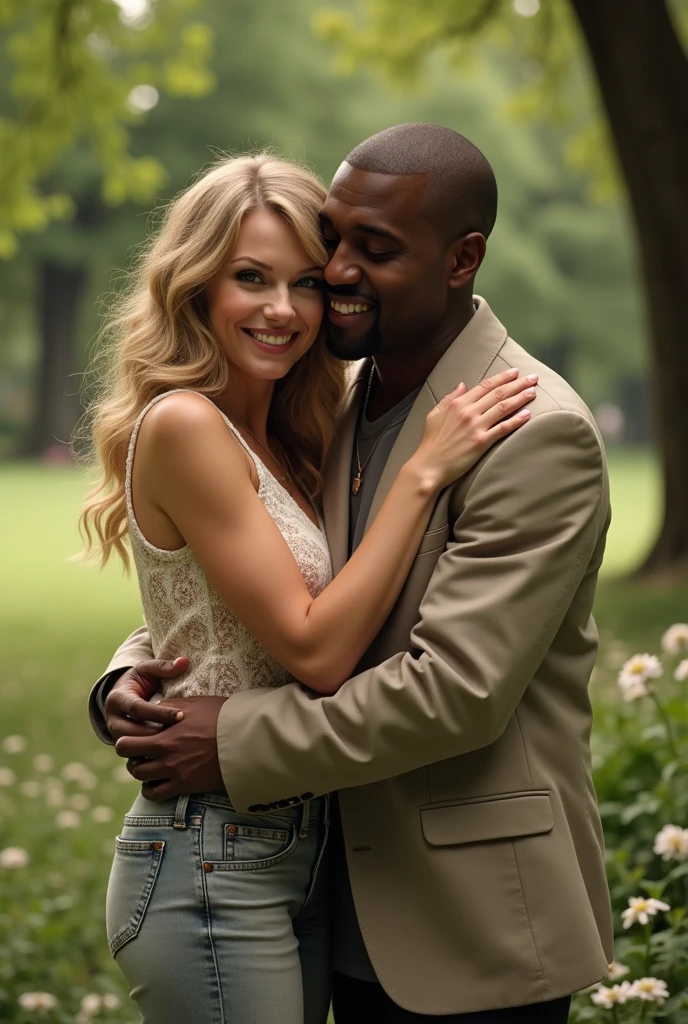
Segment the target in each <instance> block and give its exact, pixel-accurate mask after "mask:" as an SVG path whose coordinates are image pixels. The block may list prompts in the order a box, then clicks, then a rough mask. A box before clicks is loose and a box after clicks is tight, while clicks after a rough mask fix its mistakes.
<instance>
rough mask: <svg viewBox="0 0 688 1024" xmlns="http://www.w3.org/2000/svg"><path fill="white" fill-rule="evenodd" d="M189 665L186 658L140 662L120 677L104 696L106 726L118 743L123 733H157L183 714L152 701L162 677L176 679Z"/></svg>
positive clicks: (141, 734)
mask: <svg viewBox="0 0 688 1024" xmlns="http://www.w3.org/2000/svg"><path fill="white" fill-rule="evenodd" d="M188 665H189V662H188V660H187V659H186V658H177V659H176V660H175V661H162V660H160V659H156V660H154V661H140V662H139V664H138V665H135V666H134V668H130V669H129V670H128V671H127V672H125V673H124V675H122V676H120V678H119V679H118V680H117V682H116V683H115V685H114V686H113V687H112V689H111V690H110V693H109V694H108V695H107V697H106V699H105V725H106V726H107V730H108V732H109V733H110V735H111V736H112V738H113V740H115V742H116V741H117V740H118V739H120V738H121V737H122V736H152V735H155V734H156V733H158V732H159V731H160V729H161V727H164V726H166V725H172V723H173V722H176V721H178V720H179V718H180V716H181V717H183V715H182V714H181V713H180V711H179V710H177V709H176V708H171V707H169V706H165V705H164V704H162V703H161V704H150V703H149V701H150V699H151V697H152V696H153V695H154V694H155V693H157V691H158V690H159V689H160V680H161V679H174V678H175V676H179V675H181V674H182V672H184V671H186V669H187V668H188ZM151 723H154V724H151Z"/></svg>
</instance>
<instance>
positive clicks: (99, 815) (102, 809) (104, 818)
mask: <svg viewBox="0 0 688 1024" xmlns="http://www.w3.org/2000/svg"><path fill="white" fill-rule="evenodd" d="M91 817H92V818H93V820H94V821H97V822H98V824H99V825H104V824H105V823H106V822H108V821H112V818H113V812H112V808H111V807H106V806H105V805H104V804H99V805H98V807H94V808H93V810H92V811H91Z"/></svg>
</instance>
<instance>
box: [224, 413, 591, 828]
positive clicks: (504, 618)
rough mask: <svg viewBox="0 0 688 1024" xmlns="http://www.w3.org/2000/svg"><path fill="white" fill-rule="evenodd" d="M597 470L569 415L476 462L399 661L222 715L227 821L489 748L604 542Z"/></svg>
mask: <svg viewBox="0 0 688 1024" xmlns="http://www.w3.org/2000/svg"><path fill="white" fill-rule="evenodd" d="M606 480H607V478H606V470H605V465H604V456H603V453H602V449H601V445H600V442H599V439H598V436H597V434H596V432H595V430H594V428H593V426H592V424H591V423H590V422H589V421H588V420H587V419H586V418H584V417H583V416H582V415H580V414H579V413H577V412H568V411H563V410H559V409H557V410H555V411H551V412H543V413H542V414H541V415H539V416H538V417H536V418H534V419H533V420H532V421H531V423H529V424H528V425H526V426H525V427H523V428H521V429H520V430H519V431H517V432H516V433H515V434H514V435H512V436H511V437H510V438H508V439H507V440H506V441H505V442H503V443H502V444H500V445H498V446H496V447H495V448H494V449H492V450H491V452H489V453H488V455H487V456H486V458H485V459H484V460H483V462H482V463H481V464H480V467H479V469H478V471H477V472H476V473H475V475H474V477H473V479H472V481H471V483H470V486H469V488H468V492H467V495H466V499H465V503H464V506H463V509H462V511H461V514H460V516H459V518H458V520H457V521H456V523H455V525H454V538H453V542H451V543H450V544H449V545H448V547H447V550H446V551H445V552H444V553H443V554H442V555H441V556H440V558H439V560H438V563H437V566H436V569H435V572H434V574H433V576H432V578H431V580H430V583H429V585H428V588H427V591H426V593H425V596H424V598H423V601H422V603H421V605H420V611H419V618H418V621H417V623H416V625H415V627H414V628H413V630H412V632H411V651H410V652H404V653H399V654H396V655H394V656H393V657H391V658H389V659H388V660H387V661H384V662H383V663H382V664H380V665H378V666H376V667H375V668H371V669H368V670H366V671H364V672H361V673H360V674H359V675H356V676H354V677H353V678H352V679H350V680H349V681H348V682H346V683H345V684H344V686H343V687H342V688H341V689H340V690H339V691H338V693H336V694H335V695H333V696H331V697H316V696H315V695H313V694H311V693H309V692H308V691H306V690H305V689H304V688H303V687H301V686H299V685H297V684H290V685H287V686H284V687H281V688H279V689H277V690H271V691H268V690H257V689H256V690H249V691H246V692H242V693H239V694H235V695H234V696H232V697H230V699H229V700H228V701H227V702H226V703H225V705H224V707H223V709H222V712H221V714H220V719H219V722H218V750H219V754H220V766H221V769H222V773H223V777H224V780H225V785H226V787H227V790H228V792H229V794H230V797H231V799H232V803H233V805H234V807H236V808H237V810H246V809H247V808H249V807H250V806H251V805H253V804H269V803H271V802H273V801H275V800H281V799H291V798H293V797H294V796H297V795H300V796H302V797H304V796H311V795H313V794H316V795H317V794H322V793H327V792H331V791H333V790H337V789H343V788H346V787H349V786H360V785H366V784H369V783H372V782H376V781H379V780H381V779H385V778H390V777H392V776H396V775H401V774H403V773H404V772H408V771H411V770H413V769H415V768H419V767H421V766H423V765H427V764H431V763H433V762H435V761H442V760H445V759H447V758H450V757H455V756H457V755H460V754H463V753H467V752H468V751H471V750H474V749H477V748H479V747H483V746H486V745H488V744H489V743H492V742H493V741H494V740H496V739H497V738H498V737H499V735H500V734H501V733H502V732H503V730H504V729H505V728H506V725H507V723H508V721H509V718H510V717H511V715H512V714H513V712H514V710H515V708H516V706H517V704H518V702H519V700H520V699H521V697H522V695H523V693H524V691H525V689H526V687H527V686H528V683H529V682H530V680H531V679H532V678H533V676H534V674H535V672H536V671H537V668H538V666H539V665H540V663H541V662H542V659H543V658H544V656H545V653H546V652H547V649H548V647H549V645H550V644H551V642H552V640H553V638H554V636H555V635H556V633H557V631H558V629H559V627H560V625H561V622H562V620H563V618H564V615H565V614H566V611H567V609H568V607H569V605H570V603H571V601H572V599H573V596H574V594H575V592H576V589H577V588H578V586H579V583H580V581H581V579H582V578H583V575H584V574H585V572H586V569H587V568H588V565H589V563H590V560H591V557H592V554H593V551H594V549H595V547H596V544H597V542H598V540H599V539H600V537H601V536H602V535H603V533H604V528H605V522H604V520H606V512H607V497H606Z"/></svg>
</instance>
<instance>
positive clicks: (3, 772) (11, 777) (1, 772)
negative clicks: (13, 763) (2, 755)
mask: <svg viewBox="0 0 688 1024" xmlns="http://www.w3.org/2000/svg"><path fill="white" fill-rule="evenodd" d="M16 781H17V776H16V775H15V774H14V772H13V771H12V769H11V768H3V767H2V766H0V786H13V785H14V784H15V782H16Z"/></svg>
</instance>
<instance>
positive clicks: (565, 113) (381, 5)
mask: <svg viewBox="0 0 688 1024" xmlns="http://www.w3.org/2000/svg"><path fill="white" fill-rule="evenodd" d="M357 6H358V14H352V13H351V11H349V10H342V9H341V8H334V9H333V8H324V9H323V10H321V11H320V12H319V13H318V15H317V17H316V19H315V27H316V30H317V31H319V32H320V34H321V35H322V36H323V38H324V39H326V40H327V41H328V42H329V43H330V45H332V47H333V48H334V50H335V52H336V54H337V65H338V67H339V68H340V70H341V71H343V72H344V73H351V72H352V71H353V70H354V69H356V68H358V67H361V66H366V65H367V66H373V67H375V68H377V69H379V70H380V71H382V73H383V74H385V75H386V76H387V77H388V78H390V79H391V80H392V81H393V82H395V83H396V84H397V85H401V86H404V85H406V86H409V85H410V86H412V87H416V88H417V87H419V86H420V85H421V83H422V80H423V77H424V75H425V73H426V70H427V66H428V60H429V58H431V57H432V56H433V54H435V53H439V54H441V55H442V56H443V58H444V59H445V60H446V62H447V64H448V66H449V67H450V68H452V69H453V70H454V71H455V72H458V73H459V74H463V75H465V74H467V73H474V72H475V70H476V69H477V68H479V67H480V66H481V65H484V62H485V61H486V60H487V61H488V62H490V61H492V62H494V61H495V58H496V60H497V62H498V63H501V62H505V61H506V62H507V63H508V64H511V65H512V66H518V67H519V78H520V80H519V81H518V83H517V87H516V88H515V89H514V91H513V93H512V95H511V96H510V97H509V99H508V100H506V101H504V109H505V110H506V111H507V112H508V113H509V114H510V115H511V116H513V117H515V118H516V119H518V120H533V121H542V120H543V119H549V120H550V121H551V122H552V123H553V124H556V125H558V126H560V127H561V126H566V127H567V129H568V131H569V133H570V135H571V140H570V143H569V145H568V147H567V149H568V154H569V157H570V159H571V161H572V164H573V166H575V167H577V168H584V169H585V170H586V172H588V173H590V174H591V180H592V191H593V193H594V194H595V195H596V196H597V197H607V196H609V195H610V194H611V193H613V191H614V189H615V184H616V174H615V168H614V162H613V158H612V156H611V149H610V146H609V144H608V138H607V131H606V126H605V124H604V123H603V122H602V121H601V120H600V118H599V115H598V112H597V110H596V105H595V101H594V100H592V98H591V95H590V88H589V83H588V78H587V75H586V74H585V73H584V71H583V67H582V62H581V45H580V39H579V33H578V28H577V25H576V22H575V18H574V15H573V12H572V7H571V3H570V0H539V2H538V0H521V2H520V5H519V3H512V2H510V0H466V2H460V3H459V2H457V0H423V2H421V0H411V2H410V3H407V4H405V5H404V12H403V16H400V11H399V7H398V4H396V3H395V0H358V5H357ZM519 10H520V11H521V12H522V13H519Z"/></svg>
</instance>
